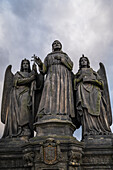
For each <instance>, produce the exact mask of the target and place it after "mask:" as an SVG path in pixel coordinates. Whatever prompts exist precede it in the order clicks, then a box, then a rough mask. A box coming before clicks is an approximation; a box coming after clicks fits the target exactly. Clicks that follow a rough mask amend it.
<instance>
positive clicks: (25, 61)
mask: <svg viewBox="0 0 113 170" xmlns="http://www.w3.org/2000/svg"><path fill="white" fill-rule="evenodd" d="M28 69H29V63H28V61H27V60H24V61H23V70H24V71H28Z"/></svg>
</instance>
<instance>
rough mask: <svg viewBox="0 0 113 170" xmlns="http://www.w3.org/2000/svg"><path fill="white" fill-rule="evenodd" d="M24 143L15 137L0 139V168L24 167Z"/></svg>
mask: <svg viewBox="0 0 113 170" xmlns="http://www.w3.org/2000/svg"><path fill="white" fill-rule="evenodd" d="M25 143H26V142H25V141H22V140H20V139H17V138H13V139H0V169H1V170H12V169H14V170H16V169H18V170H22V169H24V162H23V152H22V146H23V145H24V144H25ZM26 170H27V168H26Z"/></svg>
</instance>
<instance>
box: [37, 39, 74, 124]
mask: <svg viewBox="0 0 113 170" xmlns="http://www.w3.org/2000/svg"><path fill="white" fill-rule="evenodd" d="M34 59H35V62H36V63H37V64H38V66H39V70H40V72H41V73H43V74H46V79H45V83H44V88H43V92H42V97H41V101H40V105H39V109H38V112H37V121H38V120H40V119H42V120H43V119H45V118H46V116H50V118H52V117H54V116H56V117H58V118H61V119H64V117H66V119H67V117H68V118H69V119H70V117H71V118H74V117H75V113H74V100H73V87H72V68H73V62H72V61H71V59H70V58H69V57H68V55H67V54H66V53H64V52H62V44H61V43H60V42H59V41H58V40H55V41H54V42H53V44H52V52H51V53H50V54H48V55H47V57H46V58H45V60H44V63H42V62H41V60H40V58H37V57H34ZM57 115H58V116H57ZM63 115H65V116H63Z"/></svg>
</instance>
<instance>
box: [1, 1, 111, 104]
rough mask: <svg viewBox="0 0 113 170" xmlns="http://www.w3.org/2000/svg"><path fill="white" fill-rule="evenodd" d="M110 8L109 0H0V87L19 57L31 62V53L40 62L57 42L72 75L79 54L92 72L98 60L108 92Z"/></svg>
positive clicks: (14, 70) (16, 67) (96, 68)
mask: <svg viewBox="0 0 113 170" xmlns="http://www.w3.org/2000/svg"><path fill="white" fill-rule="evenodd" d="M112 6H113V1H111V0H109V1H106V0H99V1H96V0H92V1H91V0H87V1H84V0H76V1H73V0H70V1H69V0H62V1H61V0H43V1H42V0H32V1H31V0H19V1H18V0H5V1H4V0H1V1H0V61H1V62H0V68H1V71H0V82H1V86H2V84H3V75H4V72H5V69H6V67H7V65H9V64H12V66H13V68H12V71H13V73H15V72H16V71H17V70H19V68H20V62H21V60H22V59H23V58H28V59H31V56H32V55H33V54H34V53H35V54H36V55H38V56H39V57H41V59H42V60H43V59H44V58H45V56H46V55H47V54H48V53H49V52H51V44H52V42H53V41H54V40H55V39H59V40H60V41H61V42H62V44H63V50H64V51H65V52H66V53H67V54H68V55H69V56H70V57H71V59H72V61H73V62H74V69H73V70H74V72H77V70H78V61H79V58H80V56H81V55H82V54H85V55H86V56H87V57H88V58H89V59H90V62H91V67H92V68H94V70H98V69H99V62H100V61H101V62H103V63H104V64H105V66H106V72H107V76H108V82H109V86H110V93H112V91H113V86H112V85H113V81H112V73H113V64H112V63H113V59H112V56H113V50H112V47H113V36H112V30H113V22H112V17H113V10H112ZM112 96H113V95H111V100H112V101H113V97H112Z"/></svg>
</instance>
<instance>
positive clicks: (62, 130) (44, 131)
mask: <svg viewBox="0 0 113 170" xmlns="http://www.w3.org/2000/svg"><path fill="white" fill-rule="evenodd" d="M34 126H35V129H36V136H49V135H53V136H73V133H74V131H75V129H76V127H75V126H74V124H73V123H72V122H71V121H66V120H58V119H51V120H46V121H45V120H44V121H41V122H37V123H35V124H34Z"/></svg>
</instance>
